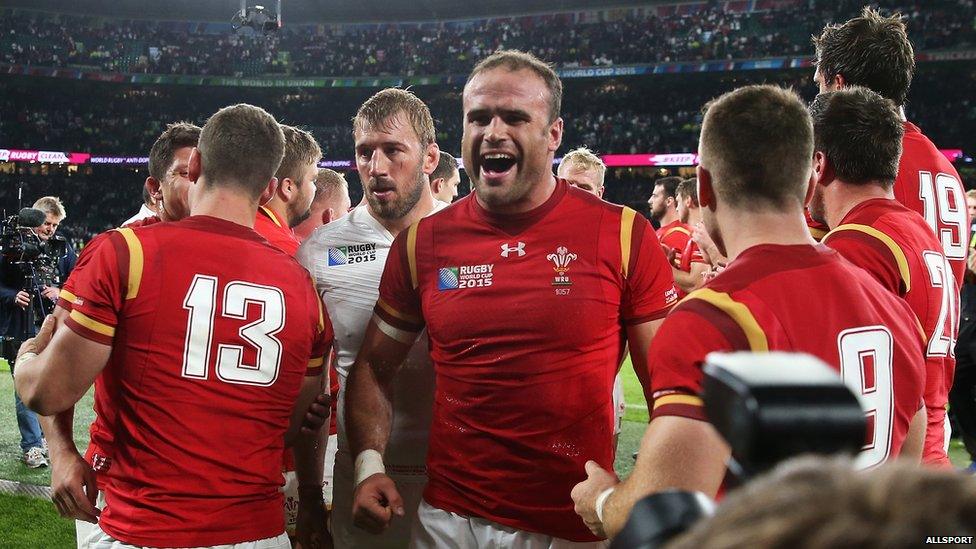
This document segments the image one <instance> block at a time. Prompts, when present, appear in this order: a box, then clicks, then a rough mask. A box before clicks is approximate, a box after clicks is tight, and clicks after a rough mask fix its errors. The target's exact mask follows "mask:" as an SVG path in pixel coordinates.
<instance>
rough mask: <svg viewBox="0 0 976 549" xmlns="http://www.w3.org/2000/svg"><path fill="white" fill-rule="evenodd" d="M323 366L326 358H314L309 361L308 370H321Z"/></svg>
mask: <svg viewBox="0 0 976 549" xmlns="http://www.w3.org/2000/svg"><path fill="white" fill-rule="evenodd" d="M323 364H325V357H321V356H320V357H318V358H313V359H311V360H309V361H308V369H309V370H312V369H315V368H320V367H321V366H322V365H323Z"/></svg>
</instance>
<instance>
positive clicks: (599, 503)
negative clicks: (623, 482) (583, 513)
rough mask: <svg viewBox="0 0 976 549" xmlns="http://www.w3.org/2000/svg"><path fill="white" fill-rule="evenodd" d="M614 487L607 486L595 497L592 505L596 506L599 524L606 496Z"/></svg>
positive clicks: (607, 496) (601, 520) (601, 519)
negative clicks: (594, 502)
mask: <svg viewBox="0 0 976 549" xmlns="http://www.w3.org/2000/svg"><path fill="white" fill-rule="evenodd" d="M615 489H616V486H614V487H611V488H607V489H606V490H604V491H602V492H600V495H599V496H597V497H596V504H595V505H594V507H595V508H596V518H598V519H600V523H601V524H602V523H603V506H604V505H605V504H606V503H607V498H609V497H610V494H612V493H613V491H614V490H615Z"/></svg>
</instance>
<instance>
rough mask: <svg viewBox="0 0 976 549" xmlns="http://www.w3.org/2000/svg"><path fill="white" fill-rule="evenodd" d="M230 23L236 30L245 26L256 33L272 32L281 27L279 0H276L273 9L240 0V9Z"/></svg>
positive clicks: (238, 30)
mask: <svg viewBox="0 0 976 549" xmlns="http://www.w3.org/2000/svg"><path fill="white" fill-rule="evenodd" d="M230 23H231V26H232V27H233V29H234V31H236V32H240V31H241V29H243V28H245V27H247V28H250V29H252V30H253V31H254V32H256V33H257V32H261V33H264V34H274V33H276V32H278V29H280V28H281V0H277V3H276V8H275V9H274V10H272V9H270V8H266V7H264V6H258V5H254V6H248V5H247V0H241V9H240V11H238V12H237V13H235V14H234V17H233V18H232V19H231V21H230Z"/></svg>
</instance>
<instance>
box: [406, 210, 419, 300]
mask: <svg viewBox="0 0 976 549" xmlns="http://www.w3.org/2000/svg"><path fill="white" fill-rule="evenodd" d="M417 225H418V223H414V224H413V225H410V228H409V229H407V264H408V265H409V266H410V283H411V284H412V285H413V287H414V288H416V287H417V286H419V285H420V283H419V282H418V281H417Z"/></svg>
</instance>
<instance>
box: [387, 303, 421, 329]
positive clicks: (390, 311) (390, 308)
mask: <svg viewBox="0 0 976 549" xmlns="http://www.w3.org/2000/svg"><path fill="white" fill-rule="evenodd" d="M376 304H377V305H379V306H380V309H383V311H384V312H386V313H387V314H389V315H390V316H392V317H393V318H398V319H400V320H402V321H404V322H409V323H410V324H423V321H422V320H421V319H419V318H417V317H415V316H410V315H408V314H405V313H401V312H400V311H398V310H396V309H394V308H393V306H392V305H390V304H389V303H387V302H385V301H383V298H379V299H378V300H376Z"/></svg>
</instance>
